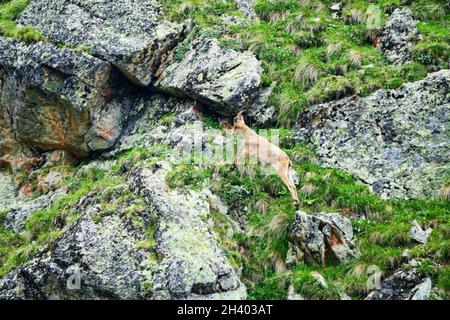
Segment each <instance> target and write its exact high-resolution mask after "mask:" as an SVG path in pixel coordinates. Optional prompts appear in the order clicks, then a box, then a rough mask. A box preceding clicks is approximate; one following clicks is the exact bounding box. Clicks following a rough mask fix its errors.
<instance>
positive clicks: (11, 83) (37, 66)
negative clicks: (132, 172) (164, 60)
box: [0, 37, 131, 169]
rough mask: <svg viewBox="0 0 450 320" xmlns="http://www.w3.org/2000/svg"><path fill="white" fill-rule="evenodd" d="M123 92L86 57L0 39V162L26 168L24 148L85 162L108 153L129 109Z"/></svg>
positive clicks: (104, 68) (106, 69)
mask: <svg viewBox="0 0 450 320" xmlns="http://www.w3.org/2000/svg"><path fill="white" fill-rule="evenodd" d="M116 85H117V87H116ZM126 87H127V86H126V85H124V84H123V83H120V81H119V80H117V75H116V74H115V73H114V71H113V70H112V68H111V65H110V64H109V63H106V62H104V61H102V60H99V59H97V58H94V57H92V56H89V55H87V54H83V53H80V52H77V51H74V50H70V49H62V48H59V47H58V46H55V45H52V44H48V43H34V44H25V43H22V42H19V41H16V40H12V39H9V38H1V37H0V128H1V129H0V162H4V163H7V164H8V165H9V166H10V167H12V168H13V169H14V168H16V167H17V166H20V164H23V163H26V162H27V161H24V160H23V159H24V158H26V157H25V156H23V153H24V151H23V149H24V148H28V149H34V150H39V151H52V150H65V151H69V152H70V153H72V154H73V155H75V156H76V157H78V158H83V157H86V156H87V155H88V154H89V153H90V152H91V151H100V150H104V149H107V148H109V147H111V146H112V145H113V144H114V143H115V142H116V140H117V139H118V138H119V135H120V133H121V129H122V125H123V123H124V122H125V121H126V119H127V113H128V112H127V110H128V109H129V108H131V101H130V100H129V99H128V98H127V97H126V96H120V93H121V92H122V90H125V88H126ZM23 146H25V147H23ZM29 157H30V158H32V156H29ZM28 162H32V161H28Z"/></svg>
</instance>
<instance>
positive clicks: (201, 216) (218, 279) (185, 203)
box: [129, 162, 247, 300]
mask: <svg viewBox="0 0 450 320" xmlns="http://www.w3.org/2000/svg"><path fill="white" fill-rule="evenodd" d="M169 168H170V166H169V165H168V163H166V162H159V163H157V164H155V165H154V167H153V168H136V169H135V170H133V171H132V172H131V173H130V175H129V176H130V182H131V186H132V188H133V189H134V190H136V191H138V192H140V194H141V195H142V196H143V197H144V199H145V200H146V202H147V203H148V205H149V206H150V207H151V209H152V210H153V211H154V212H155V213H156V214H157V220H158V227H157V231H156V240H157V245H156V251H157V255H158V257H159V259H158V263H157V267H156V269H155V270H154V272H153V277H152V284H153V286H152V292H153V298H154V299H225V300H230V299H231V300H235V299H245V298H246V296H247V294H246V288H245V286H244V285H243V284H242V283H241V281H240V279H239V277H238V276H237V274H236V272H235V271H234V269H233V268H232V267H231V265H230V264H229V262H228V261H227V258H226V255H225V253H224V251H223V249H222V248H221V247H220V246H219V244H218V243H217V241H216V239H215V236H214V234H213V233H212V232H211V230H210V228H209V225H208V224H207V223H206V222H205V219H206V218H207V216H208V213H209V203H208V201H207V198H206V196H205V195H203V194H202V193H200V192H195V191H189V192H184V191H180V190H169V189H168V187H167V185H166V183H165V176H166V174H167V172H168V170H169Z"/></svg>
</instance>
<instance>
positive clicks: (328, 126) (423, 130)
mask: <svg viewBox="0 0 450 320" xmlns="http://www.w3.org/2000/svg"><path fill="white" fill-rule="evenodd" d="M449 93H450V71H449V70H443V71H440V72H436V73H432V74H430V75H429V76H428V77H427V78H425V79H424V80H422V81H419V82H415V83H410V84H406V85H404V86H402V87H400V88H399V89H397V90H390V91H385V90H380V91H377V92H375V93H374V94H372V95H370V96H368V97H365V98H356V97H354V98H347V99H344V100H340V101H336V102H331V103H327V104H320V105H316V106H314V107H311V108H309V109H308V110H306V111H305V112H303V113H301V114H300V115H299V120H298V122H297V127H296V128H297V129H296V139H297V141H299V142H303V143H305V142H308V143H311V144H312V145H313V146H314V147H315V148H317V154H318V155H319V156H320V158H321V159H322V161H323V162H324V163H325V164H326V165H327V166H331V167H339V168H341V169H343V170H345V171H347V172H350V173H352V174H354V175H355V176H357V177H358V178H359V179H361V180H362V181H364V183H366V184H368V185H370V186H371V187H372V190H373V191H374V192H375V193H377V194H379V195H380V196H382V197H389V198H392V197H394V198H416V197H421V196H427V197H436V196H437V195H438V194H439V191H440V188H441V186H442V185H443V183H444V179H445V173H446V172H448V170H449V169H450V167H449V165H450V163H449V160H450V159H449V157H448V155H449V154H450V148H449V145H448V143H447V142H448V141H449V139H450V136H449V130H450V94H449Z"/></svg>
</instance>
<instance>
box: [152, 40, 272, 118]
mask: <svg viewBox="0 0 450 320" xmlns="http://www.w3.org/2000/svg"><path fill="white" fill-rule="evenodd" d="M162 70H163V71H162V73H161V75H160V77H159V78H158V80H157V81H156V83H155V87H156V88H157V89H159V90H161V91H162V92H165V93H167V94H170V95H173V96H179V97H189V98H192V99H195V100H198V101H200V102H201V103H203V104H205V105H206V106H208V107H210V108H211V109H212V110H213V111H214V112H216V113H219V114H222V115H225V116H235V115H236V114H237V113H238V112H239V111H241V110H248V111H249V112H248V113H249V115H250V116H253V118H255V120H256V121H257V122H259V123H264V122H267V121H268V120H271V118H272V116H273V113H274V109H273V108H267V107H266V103H267V99H268V96H269V94H270V91H271V89H270V88H262V87H261V73H262V68H261V62H260V61H258V59H256V57H255V56H254V55H253V54H252V53H250V52H242V53H241V52H237V51H235V50H232V49H222V48H221V47H220V44H219V42H218V41H217V39H210V38H206V37H200V38H198V39H196V40H194V41H193V43H192V45H191V47H190V49H189V50H188V51H187V53H186V54H185V56H184V57H183V58H182V59H181V60H180V61H177V60H176V59H175V58H172V59H171V60H169V61H168V63H167V64H166V65H164V66H163V68H162Z"/></svg>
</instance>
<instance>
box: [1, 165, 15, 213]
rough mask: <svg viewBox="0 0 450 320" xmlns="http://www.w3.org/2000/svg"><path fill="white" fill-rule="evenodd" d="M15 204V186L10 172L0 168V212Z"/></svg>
mask: <svg viewBox="0 0 450 320" xmlns="http://www.w3.org/2000/svg"><path fill="white" fill-rule="evenodd" d="M15 204H16V188H15V187H14V181H13V178H12V176H11V175H10V174H8V173H6V172H5V171H2V170H0V212H3V211H8V210H9V209H11V208H13V207H14V206H15Z"/></svg>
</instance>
